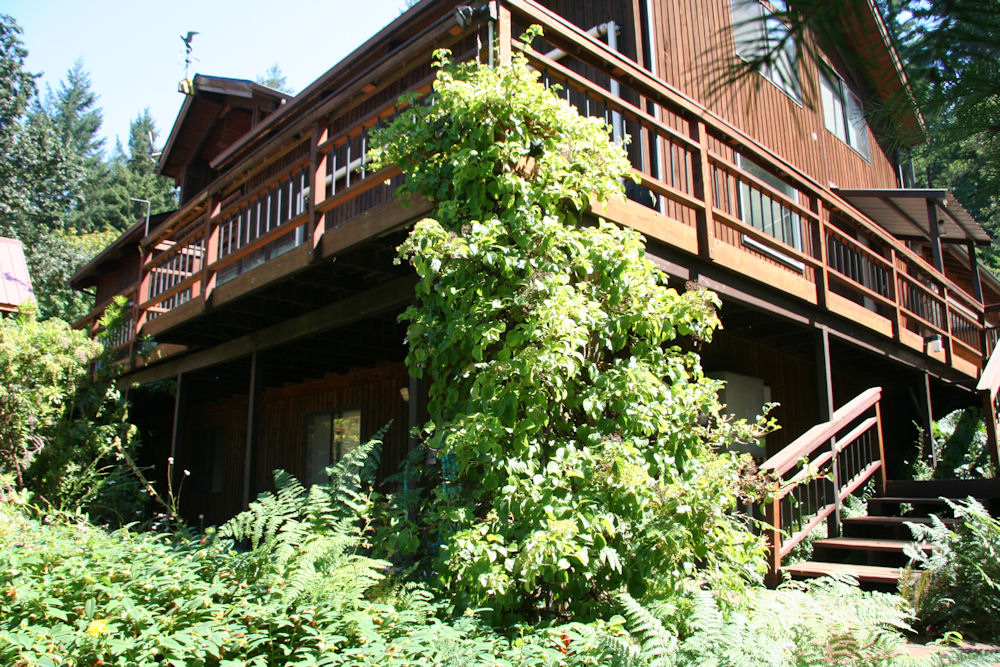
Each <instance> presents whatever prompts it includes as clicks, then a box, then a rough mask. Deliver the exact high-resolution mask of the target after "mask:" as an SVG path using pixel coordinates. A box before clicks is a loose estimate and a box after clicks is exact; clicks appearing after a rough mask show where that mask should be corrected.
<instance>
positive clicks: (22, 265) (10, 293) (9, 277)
mask: <svg viewBox="0 0 1000 667" xmlns="http://www.w3.org/2000/svg"><path fill="white" fill-rule="evenodd" d="M34 298H35V291H34V290H33V289H32V288H31V276H29V275H28V264H27V262H25V261H24V246H23V245H22V244H21V242H20V241H18V240H17V239H8V238H4V237H2V236H0V312H15V311H17V309H18V306H20V305H21V304H22V303H24V302H25V301H30V300H32V299H34Z"/></svg>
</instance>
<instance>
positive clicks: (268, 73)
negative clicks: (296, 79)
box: [256, 63, 294, 95]
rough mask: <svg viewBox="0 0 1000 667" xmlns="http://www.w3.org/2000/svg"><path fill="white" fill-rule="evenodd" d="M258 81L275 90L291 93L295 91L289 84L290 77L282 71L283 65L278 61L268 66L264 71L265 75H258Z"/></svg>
mask: <svg viewBox="0 0 1000 667" xmlns="http://www.w3.org/2000/svg"><path fill="white" fill-rule="evenodd" d="M256 81H257V83H259V84H261V85H264V86H267V87H268V88H274V89H275V90H278V91H281V92H283V93H288V94H289V95H291V94H293V92H294V91H293V90H292V87H291V86H289V85H288V77H287V76H285V73H284V72H282V71H281V67H280V66H279V65H278V63H274V64H273V65H271V66H270V67H268V68H267V69H266V70H265V71H264V74H263V75H261V76H258V77H257V79H256Z"/></svg>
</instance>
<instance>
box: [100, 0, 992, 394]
mask: <svg viewBox="0 0 1000 667" xmlns="http://www.w3.org/2000/svg"><path fill="white" fill-rule="evenodd" d="M425 23H426V25H424V26H423V27H422V28H421V29H420V31H419V32H417V33H416V34H413V35H412V36H410V37H409V38H408V39H407V41H405V42H404V43H403V44H402V46H400V47H399V48H397V49H396V50H395V51H394V52H393V53H392V54H391V55H389V56H388V57H385V58H381V59H371V58H369V59H367V60H365V61H364V63H365V67H366V69H364V70H363V71H360V72H359V71H352V72H350V73H349V74H350V75H349V76H348V74H344V75H343V77H342V78H341V80H339V81H337V82H336V85H334V86H332V88H331V91H332V92H331V93H330V94H328V95H326V96H325V97H323V98H318V97H316V96H313V98H312V99H305V100H303V101H302V102H301V103H300V102H299V100H298V98H297V99H296V101H295V102H293V104H291V105H289V108H288V109H286V110H285V112H284V113H282V114H279V115H278V116H279V117H278V118H276V119H275V121H274V122H273V123H271V124H269V125H267V127H266V128H265V129H266V133H264V132H260V133H258V134H259V136H258V137H252V136H249V137H248V136H245V137H244V138H243V139H242V140H241V141H240V142H238V143H237V145H235V146H234V147H233V148H232V149H231V150H229V151H227V152H226V153H225V154H223V155H222V156H220V158H219V159H218V162H219V163H220V165H223V166H224V165H226V164H227V161H228V164H229V165H230V166H228V168H227V169H225V170H224V171H223V175H222V176H221V177H220V178H219V179H217V180H216V181H215V182H213V183H212V184H211V185H210V186H209V187H208V188H207V189H205V190H204V191H203V192H202V193H201V194H200V195H198V196H196V197H194V198H193V199H191V200H190V201H188V202H186V203H185V204H184V205H183V206H182V207H181V208H180V209H179V210H178V211H177V212H176V213H174V214H173V215H171V216H170V217H168V218H167V219H166V220H165V221H164V222H163V223H162V224H160V225H158V226H157V227H156V228H154V229H151V230H149V233H148V234H147V235H146V236H145V237H144V238H143V239H142V241H141V251H142V261H141V267H140V272H139V280H138V282H137V283H136V284H134V285H133V286H132V287H131V288H129V289H128V290H124V291H123V294H126V295H127V296H128V297H129V299H130V303H131V304H132V308H133V313H132V323H133V324H132V326H130V328H129V330H128V331H127V333H126V335H124V336H123V337H122V339H121V340H119V341H117V343H118V344H119V349H120V350H132V349H134V347H135V340H136V337H137V336H140V335H142V336H147V335H148V336H152V337H153V338H157V339H159V338H161V337H163V336H166V337H167V338H168V339H169V338H170V337H171V335H173V334H176V332H178V331H182V330H183V329H184V328H185V327H186V326H187V325H188V324H190V323H192V322H195V321H202V322H204V321H207V320H206V318H209V319H210V316H211V315H212V314H213V312H214V313H222V312H224V311H225V310H226V309H227V308H228V307H230V306H231V305H232V304H236V303H239V302H241V301H245V299H246V298H247V295H250V294H253V293H256V292H260V291H261V290H264V289H266V288H267V287H268V286H271V285H275V284H278V283H280V282H282V281H287V280H289V279H290V278H291V277H293V276H301V275H303V274H304V273H307V272H308V271H310V269H311V267H315V266H317V265H318V264H321V263H324V262H330V260H331V259H332V258H336V257H339V256H341V255H342V254H343V253H345V252H347V251H350V250H351V249H355V248H357V247H359V246H360V245H361V244H363V243H366V242H369V241H371V240H372V239H377V238H381V237H385V236H386V235H391V234H392V233H395V232H399V230H403V229H405V228H406V227H407V226H408V225H409V224H411V223H412V221H413V220H414V219H418V218H419V217H420V216H421V215H422V214H425V213H426V212H427V210H429V206H428V205H427V204H426V202H419V201H417V202H413V203H411V205H410V206H409V207H405V206H403V205H401V204H400V203H399V202H398V201H397V200H395V199H394V197H393V194H394V191H395V190H396V188H397V187H398V186H399V185H400V183H402V179H403V176H402V175H401V174H399V173H398V170H396V169H393V168H388V169H383V170H381V171H372V170H371V169H370V168H369V165H368V161H367V155H366V153H367V148H368V138H369V135H370V133H371V132H372V130H374V129H375V128H378V127H381V126H382V125H383V124H385V123H386V122H389V121H391V119H392V118H393V116H394V115H395V114H397V113H400V112H404V111H405V109H401V108H400V106H399V103H398V101H397V100H398V98H399V96H400V95H401V94H402V93H407V92H409V93H417V94H423V93H426V92H427V91H428V90H429V89H430V84H431V81H432V78H433V72H432V70H431V68H430V66H429V63H430V60H431V53H432V52H433V51H434V50H435V49H437V48H440V47H449V48H451V49H452V50H453V51H454V53H455V55H456V59H469V58H476V57H481V58H484V59H485V57H486V56H484V55H483V54H482V53H481V52H480V50H479V48H478V46H477V44H479V43H482V41H483V40H484V39H485V38H486V37H487V36H488V35H495V36H496V38H497V40H498V44H499V48H498V49H497V54H496V55H497V57H499V58H500V59H504V58H507V57H509V56H510V54H512V53H522V54H524V55H525V56H526V57H527V59H528V61H529V62H530V63H531V65H532V66H533V67H534V68H536V69H537V70H538V71H539V72H540V76H541V77H542V80H543V81H545V82H546V84H549V85H553V86H558V88H557V90H558V94H560V95H561V96H563V97H565V98H566V99H567V100H568V101H569V102H570V103H571V104H573V105H574V106H576V107H577V108H578V109H579V110H580V111H581V113H584V114H588V115H592V116H602V117H604V118H605V119H606V121H607V122H608V123H609V124H610V125H611V126H612V127H613V128H614V132H613V134H614V135H615V136H620V135H622V134H628V135H630V136H631V137H632V140H631V143H630V145H629V148H628V151H629V157H630V159H631V161H632V163H633V168H634V170H635V173H636V175H637V177H638V179H639V186H640V187H637V188H630V190H629V198H628V199H622V200H617V201H612V202H610V203H608V204H607V205H601V204H595V205H594V206H593V212H594V213H595V214H596V215H599V216H601V217H604V218H606V219H608V220H611V221H613V222H616V223H618V224H621V225H626V226H629V227H632V228H634V229H636V230H638V231H639V232H641V233H642V234H644V235H645V236H646V237H647V238H648V239H649V240H650V241H651V242H655V243H656V244H658V245H659V246H662V247H665V248H668V249H670V250H671V251H672V252H674V253H676V255H677V256H680V257H686V258H690V260H691V261H692V262H699V263H702V264H705V265H711V266H717V267H722V268H724V269H725V270H726V271H729V272H731V273H733V274H736V275H739V276H742V277H743V278H745V279H746V280H749V281H752V282H754V283H755V284H757V285H759V286H761V287H762V288H764V289H766V290H768V291H769V293H771V294H775V295H781V297H782V298H784V299H786V300H789V301H790V302H791V303H793V304H799V305H800V306H801V307H802V308H803V309H814V310H816V311H822V312H824V313H827V314H829V315H831V316H833V317H834V318H840V320H842V321H844V322H849V323H851V325H852V326H855V327H863V328H864V329H866V330H867V331H868V332H870V333H871V334H872V335H873V336H875V338H876V339H877V340H883V341H886V342H888V341H894V342H895V343H896V344H897V345H898V346H901V347H902V348H905V349H909V350H911V351H912V352H914V353H915V354H918V355H927V356H929V357H931V358H933V359H935V360H936V361H937V363H939V364H941V365H944V366H947V367H948V368H949V369H951V370H953V371H954V372H955V373H957V374H958V375H959V376H962V377H966V378H976V377H977V376H978V375H979V372H980V369H982V367H983V365H984V359H985V358H986V357H987V356H988V350H989V348H990V347H992V343H993V342H994V341H995V336H994V330H993V325H992V324H991V319H990V318H991V317H993V316H992V315H988V314H987V309H986V308H985V307H984V304H983V303H982V302H981V298H976V297H975V296H973V295H972V294H971V293H970V290H969V289H968V288H964V287H962V286H960V285H958V284H956V283H955V282H953V281H952V280H950V279H949V278H947V277H946V276H945V275H944V274H943V273H942V272H941V271H939V270H937V269H935V267H934V266H933V265H932V264H931V263H930V262H929V261H928V260H927V259H925V258H924V257H923V256H921V255H920V254H919V253H918V252H916V251H914V250H912V249H911V248H910V247H909V246H908V244H907V243H906V242H905V241H903V240H900V239H898V238H896V237H894V236H893V235H892V234H890V233H889V232H888V231H886V229H885V228H883V227H882V226H880V225H879V224H877V222H876V221H874V220H872V219H870V218H868V217H867V216H866V215H864V214H863V213H862V212H861V211H860V210H858V209H856V208H855V207H853V206H852V205H851V204H850V203H848V201H847V200H846V199H845V198H843V197H841V196H840V195H838V193H837V192H836V191H834V190H832V189H831V188H829V187H825V186H823V185H821V184H820V183H817V182H816V181H814V180H813V179H811V178H810V177H809V176H808V175H807V174H805V173H803V172H802V171H800V170H799V169H797V168H796V167H795V166H794V165H792V164H789V163H788V162H786V161H784V160H782V159H781V158H780V157H778V156H777V155H775V154H773V153H772V152H770V151H769V150H768V149H766V148H765V147H764V146H762V145H760V144H759V143H757V142H756V141H754V139H752V138H751V137H749V136H746V135H745V134H744V133H742V132H741V131H740V130H738V129H737V128H735V127H733V126H732V125H730V124H728V123H726V122H725V121H724V120H722V119H721V118H720V117H718V116H717V115H715V114H713V113H712V112H711V111H710V110H708V109H707V108H705V107H703V106H701V105H699V104H697V103H696V102H694V101H693V100H691V99H689V98H687V97H685V96H684V95H682V94H681V93H679V92H678V91H677V90H675V89H674V88H672V87H671V86H670V85H668V84H667V83H665V82H664V81H662V80H660V79H658V78H656V77H655V76H653V75H651V74H650V73H649V72H648V71H647V70H645V69H643V68H642V67H640V66H639V65H637V64H636V63H635V62H633V61H631V60H629V59H627V58H625V57H624V56H622V55H620V54H619V53H618V52H617V51H616V50H615V49H614V48H613V45H609V44H608V43H606V42H605V40H602V39H601V38H599V37H595V36H593V35H591V34H588V33H585V32H584V31H582V30H580V29H578V28H576V27H575V26H573V25H572V24H570V23H569V22H567V21H566V20H564V19H562V18H561V17H559V16H558V15H556V14H554V13H551V12H549V11H547V10H544V9H542V8H540V7H538V6H537V5H534V4H532V3H530V2H526V1H525V0H503V1H502V2H499V3H498V17H497V19H496V20H494V21H491V22H489V23H488V25H487V24H480V25H477V26H470V27H466V28H463V27H460V26H459V25H458V24H457V23H456V21H455V19H454V17H453V16H452V15H451V13H450V12H449V13H448V14H446V15H441V16H438V17H436V18H435V19H434V20H432V21H426V22H425ZM531 24H538V25H541V26H542V27H543V29H544V34H545V37H544V42H541V41H540V40H539V41H537V42H536V43H535V44H534V45H533V46H529V45H527V44H524V43H521V42H520V41H518V39H517V38H516V35H518V34H520V33H521V31H522V30H523V28H525V27H526V26H528V25H531ZM487 28H488V30H487ZM477 38H478V41H477ZM307 92H308V91H307ZM300 97H302V96H300ZM751 163H752V164H753V165H755V168H754V169H749V170H748V169H747V164H751ZM395 280H397V281H398V280H400V279H399V278H398V277H397V278H395ZM386 284H393V283H391V282H390V281H389V278H387V279H386V282H385V284H383V285H381V287H380V285H378V284H373V285H371V286H370V289H369V290H368V291H371V290H376V289H380V288H381V289H383V291H385V289H386V287H385V285H386ZM394 293H395V292H394ZM365 295H366V291H365V289H362V288H357V289H355V291H354V293H353V294H351V295H349V297H348V298H355V299H357V300H360V301H362V302H363V301H365V300H366V296H365ZM103 307H104V304H100V305H99V306H98V307H97V308H95V310H94V312H93V313H92V314H91V316H90V318H89V322H90V323H93V322H96V320H97V318H98V317H99V315H100V313H101V312H102V311H103ZM292 316H295V317H302V316H305V315H304V312H303V313H300V314H296V313H292ZM272 328H273V326H272ZM247 335H249V334H247ZM175 337H176V336H175ZM929 343H930V344H929ZM122 356H127V355H125V354H124V353H123V354H122Z"/></svg>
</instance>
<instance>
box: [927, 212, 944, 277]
mask: <svg viewBox="0 0 1000 667" xmlns="http://www.w3.org/2000/svg"><path fill="white" fill-rule="evenodd" d="M927 223H928V225H929V226H930V232H931V238H930V241H931V257H932V258H933V260H934V268H935V269H937V270H938V271H939V272H940V273H941V275H944V260H943V259H942V257H941V231H940V229H939V228H938V217H937V204H936V203H935V202H934V200H933V199H930V198H928V199H927Z"/></svg>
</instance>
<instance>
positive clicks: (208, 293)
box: [201, 194, 221, 306]
mask: <svg viewBox="0 0 1000 667" xmlns="http://www.w3.org/2000/svg"><path fill="white" fill-rule="evenodd" d="M220 211H221V207H220V201H219V198H218V197H217V196H216V195H214V194H210V195H209V196H208V205H207V206H206V207H205V232H204V234H205V236H204V238H205V256H204V259H203V260H202V267H201V268H202V278H201V284H202V288H201V293H202V295H203V296H202V304H204V305H205V306H207V305H208V304H209V301H210V300H211V298H212V292H213V291H214V290H215V283H216V280H215V272H214V271H212V270H211V269H210V268H209V267H211V266H212V265H213V264H215V263H216V262H217V261H218V260H219V225H218V224H217V218H218V217H219V213H220Z"/></svg>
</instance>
